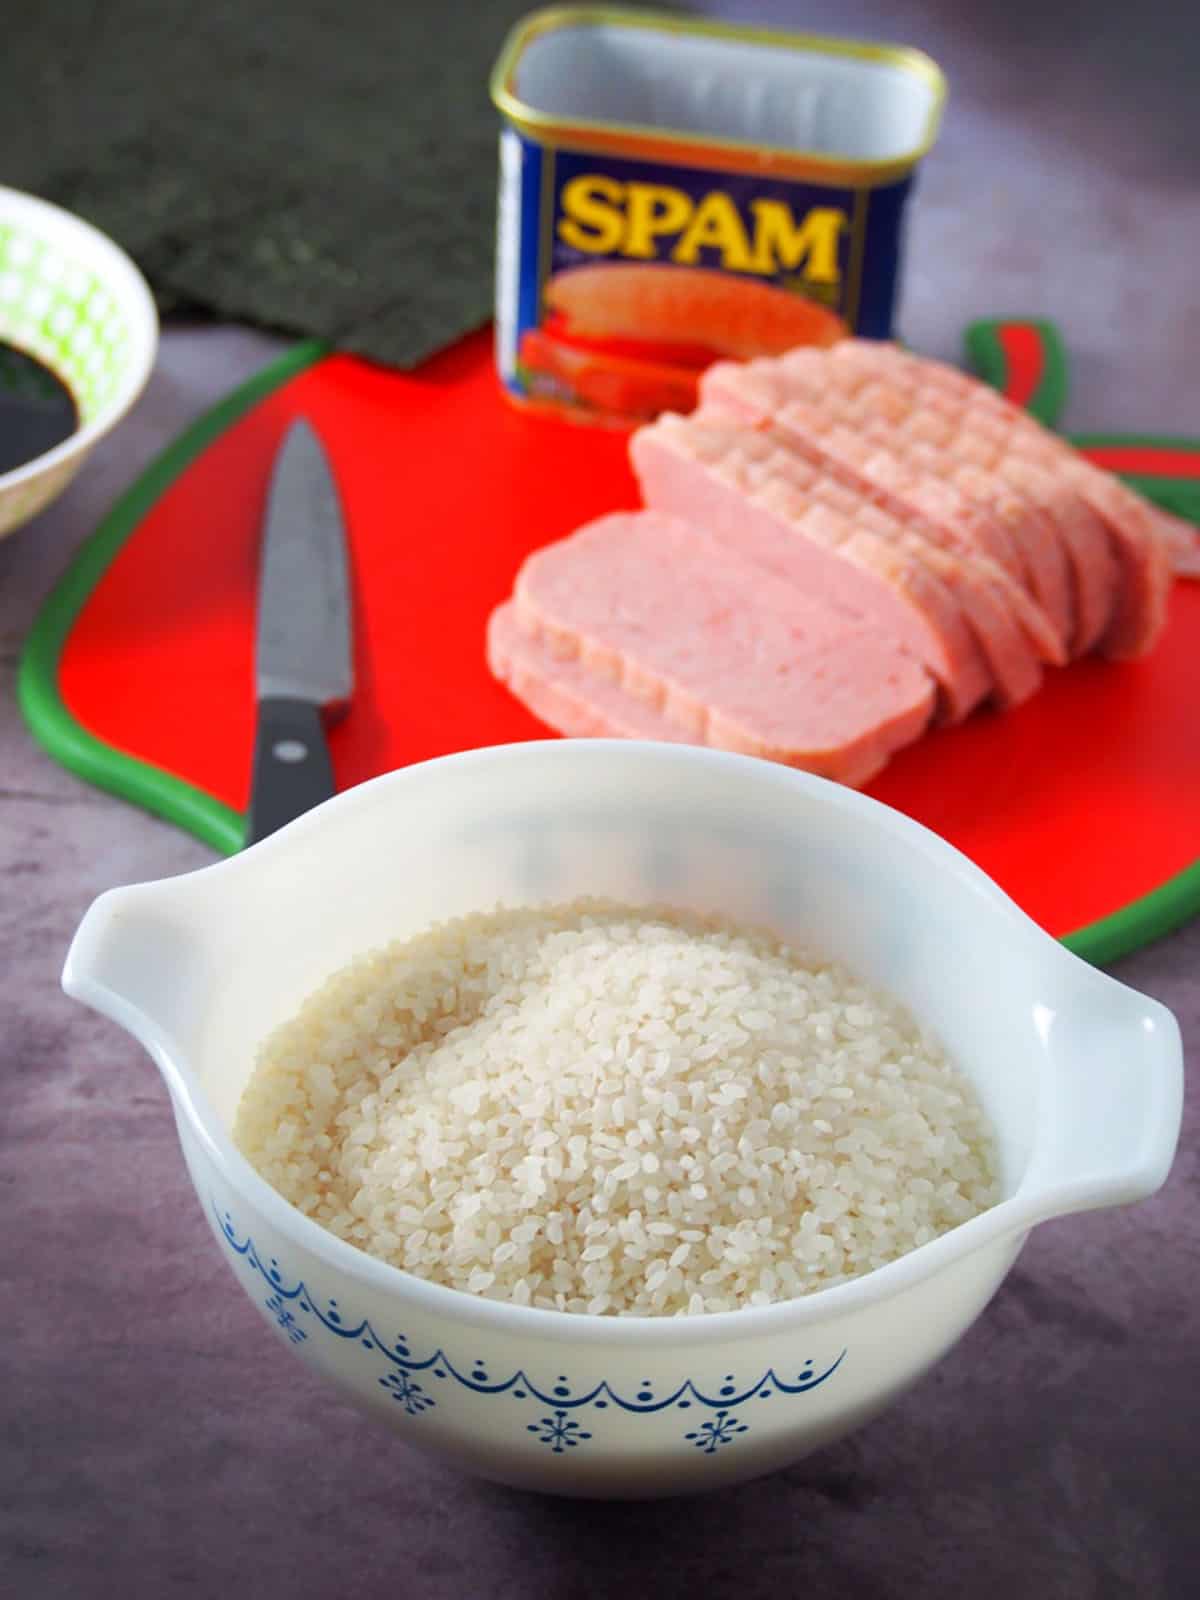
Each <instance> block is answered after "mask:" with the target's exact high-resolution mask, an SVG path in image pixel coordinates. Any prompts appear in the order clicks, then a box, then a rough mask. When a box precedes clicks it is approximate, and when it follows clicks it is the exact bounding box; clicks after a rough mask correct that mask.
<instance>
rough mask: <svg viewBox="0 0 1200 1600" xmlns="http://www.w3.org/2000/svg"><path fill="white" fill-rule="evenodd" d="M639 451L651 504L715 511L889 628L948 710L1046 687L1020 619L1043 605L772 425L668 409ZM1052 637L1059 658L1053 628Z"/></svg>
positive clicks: (796, 578)
mask: <svg viewBox="0 0 1200 1600" xmlns="http://www.w3.org/2000/svg"><path fill="white" fill-rule="evenodd" d="M630 458H631V460H632V462H633V466H634V471H635V473H636V474H637V477H638V481H639V483H640V486H641V490H642V497H643V499H644V500H645V503H646V504H647V506H650V507H652V508H654V509H657V510H660V511H666V512H669V513H671V514H673V515H675V516H680V517H683V518H684V519H685V520H687V521H691V522H694V523H696V524H702V525H703V526H704V527H705V528H706V529H708V531H709V532H710V533H712V534H713V535H714V536H715V537H717V538H718V539H720V540H721V541H722V542H723V543H725V544H726V545H728V546H729V547H730V548H733V549H736V550H737V551H738V552H739V553H740V554H742V555H743V556H746V557H748V558H749V559H750V560H752V561H754V562H756V563H757V564H759V565H761V566H763V567H764V568H765V569H766V570H768V571H770V572H773V573H774V574H775V575H776V576H778V577H781V578H785V579H786V580H787V581H788V582H790V583H792V584H794V585H795V586H796V587H797V589H798V590H800V591H801V592H803V593H804V594H806V595H808V596H809V597H811V598H815V599H820V600H823V601H825V602H826V603H827V604H833V605H836V606H838V607H840V608H841V609H842V610H843V611H845V612H848V613H849V614H851V615H854V616H858V617H860V618H863V619H867V620H870V621H872V622H873V623H874V624H875V625H876V626H878V627H879V628H880V629H881V630H884V631H887V632H889V633H890V634H891V636H892V638H894V639H896V640H897V642H899V643H901V644H903V645H904V647H905V648H906V649H907V650H909V651H910V653H912V654H913V655H915V656H916V657H917V659H918V660H920V661H922V662H924V663H925V665H926V666H927V667H928V669H929V670H930V672H932V673H933V675H934V677H935V678H936V679H937V680H938V683H939V685H940V687H941V690H942V693H943V697H944V712H945V715H946V717H947V718H948V719H949V720H957V719H958V718H961V717H963V716H965V715H966V714H967V713H968V712H970V711H971V710H973V709H974V707H975V706H976V705H978V704H979V703H980V701H981V700H982V699H983V698H985V697H986V696H987V695H989V694H990V695H992V696H993V697H994V698H995V699H996V700H997V701H998V703H999V704H1001V705H1005V706H1007V705H1015V704H1018V703H1019V702H1020V701H1022V700H1026V699H1028V698H1029V697H1030V695H1032V694H1033V693H1035V692H1036V690H1037V689H1038V687H1039V686H1040V684H1041V681H1042V672H1041V665H1040V659H1039V652H1038V649H1037V648H1036V647H1035V645H1034V644H1033V643H1032V642H1031V640H1030V638H1029V636H1028V635H1027V634H1026V632H1025V630H1024V628H1023V626H1022V625H1021V624H1022V622H1024V621H1025V620H1029V622H1030V624H1031V626H1036V624H1038V623H1039V622H1041V621H1043V620H1044V619H1041V618H1039V617H1038V616H1037V615H1036V614H1035V608H1032V607H1031V606H1030V617H1029V618H1028V619H1025V618H1022V617H1019V615H1018V612H1019V608H1020V606H1021V604H1022V603H1024V604H1025V605H1027V606H1029V602H1028V598H1027V596H1025V595H1024V592H1023V591H1022V590H1021V589H1020V587H1019V586H1018V585H1017V584H1015V583H1013V582H1012V580H1011V579H1009V578H1008V576H1007V574H1006V573H1005V572H1004V571H1003V569H1002V568H1000V567H999V565H998V564H996V563H988V562H987V561H986V558H983V557H980V556H978V555H977V554H974V553H971V552H961V551H955V550H952V549H951V550H946V551H944V553H943V557H942V558H938V557H935V556H934V555H933V553H932V552H933V550H934V549H935V547H936V546H935V543H928V544H927V542H926V540H925V539H924V538H923V537H922V536H921V524H920V523H919V522H915V523H913V524H910V525H908V526H907V527H906V525H905V524H904V522H903V519H901V518H897V517H891V518H890V519H887V518H880V517H873V516H871V515H870V513H871V512H872V510H874V509H875V508H873V507H872V506H871V504H870V502H869V501H868V500H867V499H866V498H865V497H863V496H862V495H861V494H860V493H857V492H856V491H855V490H854V489H853V488H851V486H849V485H847V484H845V483H842V482H840V480H838V479H837V478H836V476H834V475H833V474H832V473H831V472H829V471H828V470H826V469H825V468H824V467H823V466H820V465H814V464H812V463H806V462H804V461H802V460H800V459H798V458H797V456H796V454H795V452H794V451H792V450H791V449H789V448H788V447H787V446H786V444H783V443H780V442H779V439H778V437H777V436H776V434H775V433H774V432H772V431H771V430H769V429H768V430H763V429H750V428H746V427H744V426H741V425H740V424H737V423H735V422H731V421H729V420H728V419H726V420H724V421H722V420H721V419H719V418H717V419H712V418H706V417H705V416H704V415H703V414H701V415H699V416H697V417H693V418H684V417H676V416H671V415H667V416H663V417H660V418H659V419H658V421H657V422H655V423H654V424H652V425H650V426H649V427H645V428H641V429H639V430H638V432H637V433H635V434H634V436H633V439H632V441H631V443H630ZM847 490H849V492H850V494H851V496H852V497H853V498H852V500H851V501H850V502H848V503H845V504H841V505H839V504H838V502H837V500H836V499H835V494H836V492H838V491H840V492H842V493H845V492H846V491H847ZM948 580H949V581H948ZM972 597H974V598H976V599H977V600H978V604H977V605H976V606H974V607H972V606H971V605H970V604H969V603H968V602H969V601H970V600H971V599H972ZM981 630H982V631H981ZM1040 643H1041V645H1042V647H1043V649H1044V658H1045V659H1047V660H1053V659H1055V656H1054V652H1053V648H1052V647H1053V643H1054V641H1053V640H1052V639H1046V638H1044V637H1043V638H1042V639H1041V641H1040Z"/></svg>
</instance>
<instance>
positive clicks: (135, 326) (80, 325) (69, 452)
mask: <svg viewBox="0 0 1200 1600" xmlns="http://www.w3.org/2000/svg"><path fill="white" fill-rule="evenodd" d="M0 340H5V341H7V342H8V343H9V344H12V345H15V346H16V347H17V348H18V349H21V350H24V351H25V352H26V353H27V354H29V355H31V356H34V357H36V358H37V359H38V360H39V361H41V362H42V363H43V364H44V365H46V366H48V367H49V368H50V369H51V370H52V371H53V372H55V373H56V374H57V375H58V376H59V377H60V378H61V379H62V380H63V381H64V382H65V383H66V384H67V385H68V386H69V387H70V389H71V392H72V394H73V395H74V396H75V402H76V404H77V406H78V407H79V426H78V428H77V429H76V431H75V432H74V433H73V434H72V435H71V437H70V438H69V439H66V440H64V441H63V443H62V444H60V445H58V446H57V447H56V448H55V449H53V450H49V451H47V452H46V453H45V454H44V455H42V456H38V457H36V458H35V459H34V460H32V461H29V462H26V463H25V464H24V465H23V466H20V467H18V468H16V469H14V470H13V471H11V472H7V473H2V474H0V536H2V535H3V534H5V533H10V532H11V531H12V530H13V529H14V528H16V527H19V526H20V525H21V524H22V523H23V522H26V521H28V519H29V518H30V517H32V516H34V515H35V514H36V513H37V512H38V511H40V510H41V509H42V508H43V507H44V506H45V505H47V504H48V503H49V501H50V500H52V499H53V498H54V497H55V495H57V494H59V493H60V492H61V491H62V490H63V489H64V488H65V487H66V485H67V484H68V483H69V482H70V480H71V478H72V477H74V475H75V473H76V472H77V471H78V469H79V467H80V466H81V465H82V463H83V460H84V458H85V457H86V456H87V454H88V452H89V451H90V449H91V447H92V445H93V444H95V442H96V440H97V439H99V438H100V437H101V435H103V434H104V433H107V431H108V430H109V429H110V428H111V427H112V426H113V425H114V424H115V423H116V422H117V421H119V419H120V418H121V417H122V416H123V415H124V413H125V412H126V411H127V410H128V409H129V407H130V406H131V405H132V404H133V402H134V400H135V399H136V398H137V396H138V394H139V393H140V392H141V390H142V388H143V386H144V384H145V382H146V378H147V377H148V376H149V372H150V368H151V366H152V364H153V361H154V354H155V349H156V346H157V340H158V322H157V318H156V316H155V312H154V302H153V300H152V299H151V297H150V291H149V290H148V289H147V287H146V284H145V282H144V281H143V279H142V277H141V275H140V273H139V272H138V270H137V268H136V267H135V266H134V265H133V263H132V262H131V261H130V260H129V259H128V257H127V256H125V255H124V254H123V253H122V252H121V251H120V250H119V249H118V248H117V246H116V245H115V244H113V243H112V241H111V240H110V239H107V238H106V237H105V236H104V235H103V234H102V233H100V232H98V231H97V230H96V229H95V228H93V227H92V226H91V225H90V224H89V223H86V222H83V221H82V220H81V219H80V218H78V217H75V216H72V215H71V214H70V213H69V212H66V211H62V210H60V209H59V208H58V207H57V206H52V205H48V204H47V203H46V202H45V201H42V200H37V199H35V198H34V197H33V196H32V195H24V194H20V193H18V191H16V190H14V189H5V188H3V187H0Z"/></svg>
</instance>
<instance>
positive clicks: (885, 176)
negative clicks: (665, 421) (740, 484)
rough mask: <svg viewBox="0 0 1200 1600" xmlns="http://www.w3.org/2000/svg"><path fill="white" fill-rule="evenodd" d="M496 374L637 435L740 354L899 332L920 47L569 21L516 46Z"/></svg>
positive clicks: (929, 133) (928, 74)
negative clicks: (705, 374) (896, 318)
mask: <svg viewBox="0 0 1200 1600" xmlns="http://www.w3.org/2000/svg"><path fill="white" fill-rule="evenodd" d="M491 87H492V98H493V100H494V101H495V103H496V105H497V107H498V108H499V110H500V112H501V115H502V117H503V127H502V129H501V133H500V184H499V207H498V221H497V264H496V360H497V366H498V368H499V372H500V377H501V381H502V382H503V384H504V386H505V388H506V390H507V391H508V393H509V394H510V395H511V396H512V397H513V399H515V400H517V401H520V402H523V403H526V404H533V405H537V406H541V407H550V408H552V409H556V410H562V411H567V412H570V413H571V414H573V415H576V416H582V417H585V418H587V419H588V420H595V421H609V422H614V423H628V422H635V421H641V420H644V419H646V418H648V417H652V416H655V415H656V414H657V413H658V412H660V411H663V410H675V411H687V410H690V409H691V407H692V406H693V405H694V404H695V400H696V393H697V379H698V375H699V373H700V372H701V371H702V370H703V369H704V367H705V366H707V365H708V364H709V363H710V362H712V361H713V360H716V359H718V358H720V357H723V356H731V357H736V358H740V359H748V358H752V357H754V356H757V355H777V354H779V353H780V352H781V351H783V350H786V349H790V348H791V347H793V346H795V345H800V344H829V343H832V342H833V341H834V340H835V339H838V338H841V337H843V336H844V335H846V334H847V333H854V334H859V335H862V336H865V337H870V338H879V339H886V338H889V337H890V336H891V334H892V317H893V312H894V308H895V304H896V293H897V280H898V273H899V267H900V259H901V243H902V232H903V222H904V210H905V204H906V202H907V200H908V196H909V192H910V190H911V188H912V183H913V177H914V172H915V169H916V166H917V164H918V162H919V161H920V159H921V157H922V156H923V155H924V154H925V152H926V151H928V150H929V148H930V146H931V145H932V143H933V140H934V138H935V136H936V133H937V129H938V124H939V121H940V119H941V111H942V105H943V102H944V99H945V80H944V78H943V76H942V73H941V71H940V69H939V68H938V67H937V65H936V64H935V63H934V62H933V61H931V60H930V58H929V57H928V56H926V55H924V54H922V53H921V52H920V51H917V50H910V49H905V48H901V47H896V46H888V45H873V44H863V43H854V42H849V41H841V40H835V39H824V38H816V37H810V36H806V35H802V34H795V33H779V32H774V31H767V30H762V29H756V28H742V27H734V26H729V25H726V24H723V23H718V22H710V21H702V20H696V19H692V18H683V17H679V16H674V15H666V14H658V13H654V12H641V11H622V10H610V9H592V8H588V7H574V6H573V7H570V8H567V7H554V8H550V9H548V10H544V11H537V12H534V13H533V14H532V15H531V16H529V17H527V18H525V20H524V21H523V22H521V23H518V25H517V26H516V27H515V28H514V30H513V31H512V33H511V34H510V35H509V37H508V39H507V41H506V43H505V45H504V48H503V50H502V52H501V54H500V57H499V59H498V61H497V63H496V66H495V70H494V72H493V74H492V85H491Z"/></svg>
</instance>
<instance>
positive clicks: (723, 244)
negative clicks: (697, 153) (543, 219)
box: [558, 173, 848, 283]
mask: <svg viewBox="0 0 1200 1600" xmlns="http://www.w3.org/2000/svg"><path fill="white" fill-rule="evenodd" d="M747 209H748V210H749V213H750V215H749V219H747V218H746V217H744V216H743V215H742V213H741V211H739V209H738V207H737V205H736V204H735V203H734V201H733V198H732V196H730V195H728V194H726V193H725V192H724V190H721V189H713V190H712V191H711V192H710V193H708V194H706V195H704V196H702V197H701V198H700V199H698V200H696V199H693V198H692V196H691V195H689V194H686V193H685V192H684V191H683V190H682V189H675V188H672V187H671V186H670V185H669V184H665V183H621V182H620V181H619V180H618V179H616V178H609V177H606V176H605V175H604V174H603V173H588V174H584V175H582V176H580V177H578V178H572V179H571V181H570V182H569V183H567V184H565V185H564V186H563V191H562V215H561V216H560V217H559V219H558V236H559V238H560V239H561V240H562V241H563V243H564V244H568V245H571V246H572V247H573V248H574V249H576V250H584V251H586V252H587V253H588V254H589V255H598V256H600V255H603V256H614V255H616V256H629V257H632V258H633V259H635V260H639V261H651V260H655V259H659V258H662V257H665V258H666V259H668V260H671V261H676V262H679V263H681V264H682V265H684V266H693V265H695V264H696V262H698V261H699V259H700V252H701V250H717V251H719V252H720V258H721V266H722V267H723V268H724V269H725V270H726V271H728V272H756V273H761V274H762V275H763V276H764V277H773V276H775V275H776V274H777V273H780V272H788V271H791V272H800V273H802V274H803V276H804V277H805V278H806V279H808V280H809V282H811V283H837V282H838V281H839V280H840V278H841V273H840V271H839V269H838V240H839V238H840V237H841V233H842V230H843V228H845V227H846V226H847V220H848V219H847V217H846V213H845V212H844V211H842V210H840V209H838V208H837V207H834V206H814V207H813V208H812V209H811V210H809V211H808V212H806V213H805V214H804V216H803V217H800V218H797V216H796V214H795V212H794V211H793V210H792V208H791V206H789V205H788V204H787V202H786V201H783V200H751V202H750V204H749V207H748V208H747Z"/></svg>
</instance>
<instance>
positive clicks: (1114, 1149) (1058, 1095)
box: [1021, 958, 1183, 1220]
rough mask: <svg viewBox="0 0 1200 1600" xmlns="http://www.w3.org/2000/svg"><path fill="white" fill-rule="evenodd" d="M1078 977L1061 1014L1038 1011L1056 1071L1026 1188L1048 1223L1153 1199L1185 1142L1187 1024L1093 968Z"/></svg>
mask: <svg viewBox="0 0 1200 1600" xmlns="http://www.w3.org/2000/svg"><path fill="white" fill-rule="evenodd" d="M1072 959H1074V958H1072ZM1081 965H1082V963H1081ZM1077 976H1078V977H1079V978H1080V979H1081V980H1082V981H1077V982H1076V984H1074V985H1073V986H1072V987H1073V994H1072V997H1071V999H1070V1000H1069V1002H1068V1003H1067V1004H1065V1005H1064V1006H1063V1007H1062V1008H1061V1009H1060V1010H1058V1011H1050V1010H1049V1009H1048V1008H1046V1009H1044V1010H1042V1009H1041V1008H1039V1011H1040V1015H1039V1019H1038V1020H1039V1024H1040V1027H1041V1031H1042V1033H1043V1036H1044V1038H1045V1040H1046V1044H1047V1049H1048V1051H1049V1055H1050V1058H1051V1062H1052V1067H1051V1070H1050V1072H1049V1074H1048V1078H1047V1080H1046V1081H1045V1082H1044V1083H1043V1084H1042V1085H1041V1090H1040V1092H1041V1095H1042V1097H1043V1104H1042V1109H1041V1113H1040V1115H1039V1118H1038V1125H1039V1128H1040V1130H1041V1132H1040V1135H1039V1138H1038V1141H1037V1144H1036V1146H1035V1149H1034V1152H1033V1158H1032V1160H1031V1162H1030V1166H1029V1170H1028V1172H1027V1174H1026V1177H1025V1180H1024V1182H1023V1183H1022V1185H1021V1187H1022V1189H1023V1190H1024V1191H1025V1194H1026V1197H1027V1198H1028V1200H1029V1202H1030V1203H1031V1206H1032V1208H1033V1210H1034V1211H1035V1212H1036V1213H1037V1217H1038V1219H1039V1220H1040V1219H1044V1218H1046V1217H1052V1216H1064V1215H1066V1214H1068V1213H1069V1212H1072V1211H1088V1210H1093V1209H1094V1208H1096V1207H1098V1206H1110V1205H1125V1204H1128V1203H1129V1202H1130V1201H1133V1200H1141V1199H1144V1198H1145V1197H1146V1196H1147V1195H1150V1194H1153V1193H1154V1192H1155V1190H1156V1189H1158V1188H1160V1187H1161V1186H1162V1184H1163V1183H1164V1181H1165V1180H1166V1176H1167V1173H1168V1172H1169V1171H1170V1168H1171V1162H1172V1159H1173V1158H1174V1155H1175V1147H1176V1144H1177V1143H1178V1140H1179V1127H1180V1120H1181V1117H1182V1111H1183V1047H1182V1043H1181V1041H1180V1035H1179V1024H1178V1023H1177V1022H1176V1020H1175V1018H1174V1016H1173V1015H1172V1014H1171V1012H1169V1011H1168V1010H1167V1008H1166V1007H1165V1006H1162V1005H1160V1004H1159V1003H1158V1002H1157V1001H1156V1000H1151V999H1149V998H1147V996H1145V995H1142V994H1138V993H1137V992H1136V991H1135V990H1133V989H1129V988H1127V987H1126V986H1125V985H1124V984H1122V983H1118V982H1117V981H1116V979H1114V978H1110V977H1107V976H1106V975H1105V974H1104V973H1102V972H1097V971H1096V970H1095V969H1094V968H1091V967H1088V968H1085V971H1084V973H1083V974H1078V975H1077Z"/></svg>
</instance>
